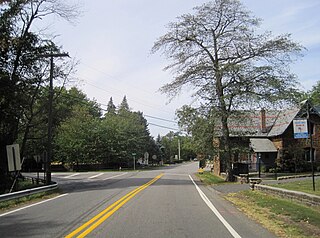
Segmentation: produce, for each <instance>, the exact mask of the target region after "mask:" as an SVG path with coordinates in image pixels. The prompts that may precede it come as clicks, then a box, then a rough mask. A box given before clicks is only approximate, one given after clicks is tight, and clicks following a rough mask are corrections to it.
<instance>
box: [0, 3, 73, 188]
mask: <svg viewBox="0 0 320 238" xmlns="http://www.w3.org/2000/svg"><path fill="white" fill-rule="evenodd" d="M73 13H75V8H73V7H69V6H68V5H67V4H64V3H63V2H62V1H60V0H53V1H43V0H25V1H22V0H14V1H4V2H2V3H1V9H0V35H1V38H0V130H1V131H0V158H1V159H0V184H1V186H0V187H1V188H0V190H3V187H5V183H4V182H3V181H4V180H3V179H4V177H5V176H6V172H7V171H6V167H7V164H6V160H5V158H6V155H5V154H6V151H5V146H6V145H8V144H12V143H14V142H16V140H17V138H18V134H19V133H20V134H24V138H27V137H28V134H29V131H30V129H32V127H33V124H34V123H33V121H34V120H35V117H36V116H37V114H38V111H36V110H35V108H34V105H35V104H37V103H36V101H37V100H38V97H39V96H38V94H39V93H40V89H41V87H42V86H43V85H45V84H46V83H47V80H46V79H47V78H48V74H49V71H48V65H49V62H48V61H47V60H46V59H43V58H42V59H41V57H39V56H40V55H42V54H45V53H48V52H58V51H59V47H57V46H55V44H54V43H53V42H52V40H51V39H47V38H44V34H42V33H43V32H42V31H41V30H40V32H41V33H40V32H35V31H34V28H32V26H33V25H34V23H35V22H36V21H39V20H41V19H42V18H43V17H45V16H48V15H58V16H60V17H62V18H65V19H67V20H70V19H71V18H72V17H73V16H75V14H73ZM62 68H63V67H56V71H55V77H56V76H57V75H59V76H62V75H65V74H64V73H62ZM61 73H62V74H61ZM24 145H25V141H24V142H23V145H22V153H23V151H24V147H25V146H24ZM22 155H23V154H22ZM2 185H3V186H2Z"/></svg>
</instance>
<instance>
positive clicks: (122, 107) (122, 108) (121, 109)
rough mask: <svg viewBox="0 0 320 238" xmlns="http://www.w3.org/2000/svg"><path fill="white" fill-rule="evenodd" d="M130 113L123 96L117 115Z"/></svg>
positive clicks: (125, 98)
mask: <svg viewBox="0 0 320 238" xmlns="http://www.w3.org/2000/svg"><path fill="white" fill-rule="evenodd" d="M129 111H130V108H129V104H128V101H127V97H126V96H124V97H123V99H122V102H121V104H120V106H119V109H118V112H119V114H122V113H126V112H129Z"/></svg>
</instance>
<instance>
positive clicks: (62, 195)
mask: <svg viewBox="0 0 320 238" xmlns="http://www.w3.org/2000/svg"><path fill="white" fill-rule="evenodd" d="M66 195H68V193H65V194H61V195H59V196H57V197H54V198H50V199H47V200H44V201H41V202H37V203H34V204H31V205H28V206H25V207H21V208H18V209H16V210H13V211H10V212H6V213H3V214H0V217H4V216H7V215H9V214H11V213H15V212H18V211H21V210H24V209H27V208H30V207H33V206H37V205H40V204H42V203H45V202H49V201H52V200H55V199H58V198H61V197H64V196H66Z"/></svg>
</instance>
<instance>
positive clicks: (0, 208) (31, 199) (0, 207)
mask: <svg viewBox="0 0 320 238" xmlns="http://www.w3.org/2000/svg"><path fill="white" fill-rule="evenodd" d="M58 195H60V193H59V191H58V190H54V191H48V192H42V193H37V194H32V195H29V196H25V197H21V198H18V199H12V200H9V201H4V202H0V212H6V211H8V210H12V209H16V208H19V207H21V206H25V205H28V204H32V203H36V202H39V201H41V200H44V199H49V198H53V197H55V196H58Z"/></svg>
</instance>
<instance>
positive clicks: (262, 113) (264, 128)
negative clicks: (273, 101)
mask: <svg viewBox="0 0 320 238" xmlns="http://www.w3.org/2000/svg"><path fill="white" fill-rule="evenodd" d="M260 123H261V132H262V133H267V126H266V110H265V109H264V108H262V109H261V111H260Z"/></svg>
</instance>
